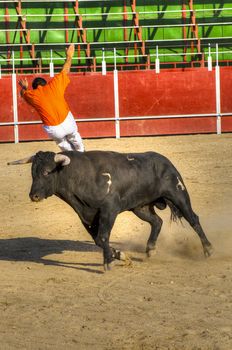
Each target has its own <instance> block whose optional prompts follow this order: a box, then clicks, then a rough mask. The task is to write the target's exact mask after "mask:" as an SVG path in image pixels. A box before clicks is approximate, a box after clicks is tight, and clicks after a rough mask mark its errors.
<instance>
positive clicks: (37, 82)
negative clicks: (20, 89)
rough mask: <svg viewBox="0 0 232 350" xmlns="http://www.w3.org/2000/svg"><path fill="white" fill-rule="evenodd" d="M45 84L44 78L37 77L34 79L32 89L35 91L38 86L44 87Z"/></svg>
mask: <svg viewBox="0 0 232 350" xmlns="http://www.w3.org/2000/svg"><path fill="white" fill-rule="evenodd" d="M46 84H47V82H46V80H45V79H44V78H41V77H38V78H35V79H34V80H33V82H32V88H33V89H34V90H35V89H37V87H38V86H39V85H40V86H45V85H46Z"/></svg>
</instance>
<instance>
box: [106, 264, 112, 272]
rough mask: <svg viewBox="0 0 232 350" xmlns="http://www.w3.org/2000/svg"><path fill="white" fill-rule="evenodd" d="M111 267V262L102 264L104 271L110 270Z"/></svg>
mask: <svg viewBox="0 0 232 350" xmlns="http://www.w3.org/2000/svg"><path fill="white" fill-rule="evenodd" d="M111 269H112V262H111V263H110V264H104V271H105V272H106V271H110V270H111Z"/></svg>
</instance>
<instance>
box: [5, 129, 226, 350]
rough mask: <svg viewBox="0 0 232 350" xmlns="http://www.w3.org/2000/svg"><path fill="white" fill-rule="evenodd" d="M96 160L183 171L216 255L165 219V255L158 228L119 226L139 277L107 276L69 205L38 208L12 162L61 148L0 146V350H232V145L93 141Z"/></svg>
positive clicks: (214, 140)
mask: <svg viewBox="0 0 232 350" xmlns="http://www.w3.org/2000/svg"><path fill="white" fill-rule="evenodd" d="M85 145H86V148H87V150H92V149H102V150H114V151H120V152H143V151H148V150H153V151H157V152H159V153H162V154H164V155H165V156H167V157H168V158H170V159H171V160H172V162H173V163H174V164H175V166H176V167H177V168H178V170H179V171H180V172H181V174H182V176H183V178H184V181H185V184H186V186H187V188H188V191H189V193H190V197H191V200H192V205H193V208H194V210H195V211H196V213H197V214H198V215H199V216H200V220H201V223H202V226H203V228H204V230H205V232H206V234H207V236H208V238H209V240H210V241H211V242H212V244H213V246H214V254H213V255H212V257H210V258H209V259H205V258H204V256H203V252H202V248H201V244H200V240H199V238H198V237H197V235H196V234H195V232H194V231H193V230H192V229H191V228H190V227H189V225H188V224H187V223H186V222H184V221H183V225H181V224H175V223H172V224H170V212H169V210H168V209H167V210H165V211H162V212H161V211H159V215H160V216H161V217H162V218H163V220H164V225H163V228H162V232H161V234H160V237H159V239H158V242H157V254H156V255H155V256H153V257H152V258H151V259H148V258H146V256H145V253H144V251H145V245H146V241H147V239H148V235H149V230H150V229H149V225H148V224H147V223H145V222H143V221H140V220H139V219H138V218H136V217H135V216H134V215H133V214H131V213H123V214H121V215H119V216H118V218H117V221H116V224H115V226H114V228H113V231H112V235H111V242H112V244H113V245H114V246H115V247H119V248H120V249H122V250H124V251H125V252H127V253H128V254H129V256H130V257H131V259H132V260H133V265H132V266H123V265H122V264H121V263H119V264H117V265H116V266H115V267H114V269H113V270H112V271H111V272H107V273H103V268H102V254H101V251H100V249H98V248H97V247H96V246H95V245H94V244H93V242H92V240H91V238H90V236H89V235H88V233H87V232H86V231H85V229H84V228H83V226H82V225H81V223H80V220H79V218H78V216H77V215H76V214H75V213H74V211H73V210H72V209H71V208H70V207H69V206H67V205H66V204H65V203H64V202H62V201H61V200H60V199H58V198H56V197H51V198H49V199H47V200H44V201H43V202H41V203H36V204H35V203H32V202H31V201H30V200H29V197H28V193H29V190H30V186H31V174H30V165H29V164H27V165H22V166H15V167H13V166H12V167H9V166H7V162H8V161H11V160H15V159H19V158H23V157H26V156H28V155H31V154H34V153H35V152H37V151H39V150H43V151H45V150H49V151H55V152H57V151H58V148H57V146H56V145H55V143H54V142H31V143H20V144H17V145H15V144H0V154H1V155H0V165H1V172H0V203H1V209H0V269H1V281H0V312H1V318H0V348H1V349H3V350H15V349H20V350H39V349H41V350H47V349H55V350H61V349H65V350H73V349H78V350H90V349H94V350H98V349H99V350H109V349H111V350H168V349H169V350H174V349H175V350H231V349H232V234H231V227H232V134H224V135H220V136H219V135H194V136H172V137H146V138H122V139H120V140H115V139H99V140H85Z"/></svg>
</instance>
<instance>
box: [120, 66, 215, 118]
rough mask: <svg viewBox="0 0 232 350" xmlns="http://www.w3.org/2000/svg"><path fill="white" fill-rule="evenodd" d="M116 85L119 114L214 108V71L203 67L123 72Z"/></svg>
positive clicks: (209, 111)
mask: <svg viewBox="0 0 232 350" xmlns="http://www.w3.org/2000/svg"><path fill="white" fill-rule="evenodd" d="M119 87H120V89H119V98H120V116H121V117H123V116H125V117H127V116H140V115H145V116H152V115H173V114H175V115H180V114H196V113H197V114H205V113H213V112H214V111H215V105H216V102H215V73H214V72H208V70H207V69H206V68H200V69H192V70H185V71H182V70H176V71H170V70H164V71H163V70H162V71H161V73H160V74H156V73H155V72H154V71H131V72H122V73H120V74H119Z"/></svg>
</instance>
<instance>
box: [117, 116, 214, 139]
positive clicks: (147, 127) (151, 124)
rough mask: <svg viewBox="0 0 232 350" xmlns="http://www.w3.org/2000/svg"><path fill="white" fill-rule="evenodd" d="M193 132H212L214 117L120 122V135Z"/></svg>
mask: <svg viewBox="0 0 232 350" xmlns="http://www.w3.org/2000/svg"><path fill="white" fill-rule="evenodd" d="M183 130H184V133H185V134H193V133H210V132H211V133H213V132H215V130H216V119H215V118H211V117H207V118H180V119H175V118H172V119H155V120H151V119H149V120H138V121H136V122H134V121H128V120H126V121H123V122H122V123H121V124H120V131H121V136H131V135H134V136H146V135H178V134H182V133H183Z"/></svg>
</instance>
